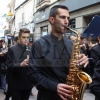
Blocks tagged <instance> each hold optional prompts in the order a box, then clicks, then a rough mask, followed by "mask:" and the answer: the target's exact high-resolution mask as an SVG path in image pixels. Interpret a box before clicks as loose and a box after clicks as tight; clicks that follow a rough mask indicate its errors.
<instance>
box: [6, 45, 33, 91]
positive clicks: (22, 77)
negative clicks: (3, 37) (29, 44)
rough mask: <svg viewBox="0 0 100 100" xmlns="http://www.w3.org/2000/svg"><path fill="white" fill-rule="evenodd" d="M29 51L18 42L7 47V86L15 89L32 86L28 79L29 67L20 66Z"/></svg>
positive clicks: (25, 88) (24, 88)
mask: <svg viewBox="0 0 100 100" xmlns="http://www.w3.org/2000/svg"><path fill="white" fill-rule="evenodd" d="M29 53H30V51H26V48H25V47H23V46H22V45H20V44H17V45H15V46H12V47H10V48H9V49H8V54H7V64H8V74H7V75H8V88H9V89H13V90H14V89H15V90H27V89H31V88H32V83H31V82H30V81H29V80H28V75H29V70H31V68H30V67H20V63H21V62H22V61H23V60H24V59H26V58H27V54H28V55H29Z"/></svg>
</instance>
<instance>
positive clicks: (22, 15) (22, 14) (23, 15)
mask: <svg viewBox="0 0 100 100" xmlns="http://www.w3.org/2000/svg"><path fill="white" fill-rule="evenodd" d="M22 21H24V13H22Z"/></svg>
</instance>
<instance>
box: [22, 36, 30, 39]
mask: <svg viewBox="0 0 100 100" xmlns="http://www.w3.org/2000/svg"><path fill="white" fill-rule="evenodd" d="M21 38H23V39H26V38H27V39H29V38H30V37H25V36H22V37H21Z"/></svg>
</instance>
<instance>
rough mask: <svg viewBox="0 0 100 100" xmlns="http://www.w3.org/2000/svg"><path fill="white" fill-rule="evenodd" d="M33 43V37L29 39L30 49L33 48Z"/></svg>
mask: <svg viewBox="0 0 100 100" xmlns="http://www.w3.org/2000/svg"><path fill="white" fill-rule="evenodd" d="M33 42H34V41H33V38H32V37H31V38H29V44H28V45H29V46H30V47H32V45H33Z"/></svg>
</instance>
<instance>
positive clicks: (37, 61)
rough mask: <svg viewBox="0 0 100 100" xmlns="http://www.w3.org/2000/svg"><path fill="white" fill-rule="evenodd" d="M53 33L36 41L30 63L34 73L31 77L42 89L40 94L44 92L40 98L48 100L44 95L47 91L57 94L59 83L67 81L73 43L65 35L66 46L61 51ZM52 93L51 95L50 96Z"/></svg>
mask: <svg viewBox="0 0 100 100" xmlns="http://www.w3.org/2000/svg"><path fill="white" fill-rule="evenodd" d="M51 35H52V34H50V35H46V36H44V37H41V38H40V39H39V40H37V41H35V42H34V44H33V46H32V50H31V55H30V56H31V57H30V61H29V64H30V66H31V67H32V69H33V73H32V74H31V75H30V77H29V79H30V80H31V81H32V82H33V83H34V84H35V85H36V87H37V89H38V90H39V91H40V92H39V96H40V95H41V93H42V97H43V98H41V97H40V98H41V99H38V100H47V99H45V98H46V97H45V96H46V95H44V96H43V94H45V93H46V94H51V93H52V95H54V94H55V95H57V93H56V91H57V85H58V84H59V83H66V77H67V74H68V67H69V60H70V56H71V53H72V45H73V43H72V41H71V40H69V39H67V38H66V37H63V41H64V45H65V47H64V49H63V50H62V51H60V49H59V50H58V49H57V47H56V46H57V41H56V40H55V42H53V40H52V36H51ZM59 51H60V53H59ZM41 91H42V92H41ZM44 92H45V93H44ZM52 95H49V97H50V96H52ZM49 97H48V100H49ZM57 97H58V96H57ZM50 98H51V97H50ZM52 98H53V97H52ZM52 100H53V99H52ZM55 100H59V99H55Z"/></svg>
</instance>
